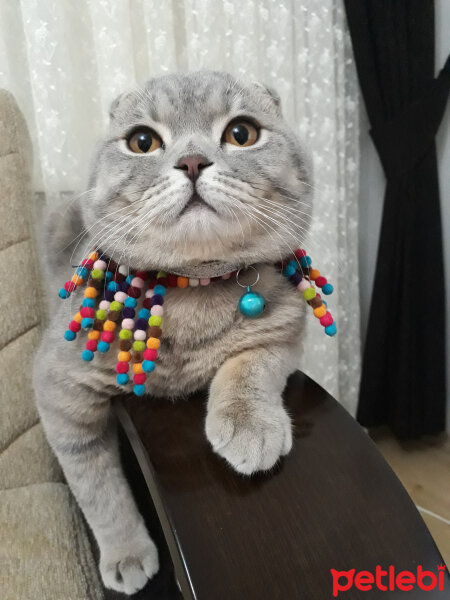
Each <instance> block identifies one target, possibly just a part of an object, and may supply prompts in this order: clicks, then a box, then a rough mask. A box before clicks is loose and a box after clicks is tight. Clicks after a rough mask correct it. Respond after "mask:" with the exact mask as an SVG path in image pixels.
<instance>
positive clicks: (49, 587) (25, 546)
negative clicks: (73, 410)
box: [0, 90, 103, 600]
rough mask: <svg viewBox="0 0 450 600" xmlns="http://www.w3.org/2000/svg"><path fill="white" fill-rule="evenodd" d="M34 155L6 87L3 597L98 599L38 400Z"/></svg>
mask: <svg viewBox="0 0 450 600" xmlns="http://www.w3.org/2000/svg"><path fill="white" fill-rule="evenodd" d="M30 156H31V148H30V142H29V138H28V133H27V130H26V127H25V123H24V121H23V118H22V116H21V114H20V112H19V110H18V109H17V106H16V104H15V102H14V100H13V98H12V96H11V95H10V94H8V93H7V92H5V91H3V90H0V290H1V292H0V315H1V316H0V597H1V598H5V599H8V600H84V599H89V600H90V599H94V600H100V599H102V598H103V591H102V586H101V584H100V581H99V577H98V574H97V569H96V566H95V563H94V560H93V557H92V553H91V549H90V545H89V541H88V537H87V533H86V530H85V526H84V522H83V521H82V517H81V514H80V511H79V509H78V507H77V505H76V503H75V501H74V499H73V497H72V496H71V494H70V490H69V488H68V487H67V485H66V484H65V483H64V482H63V476H62V472H61V469H60V467H59V465H58V463H57V461H56V458H55V457H54V455H53V453H52V451H51V449H50V447H49V445H48V443H47V441H46V439H45V435H44V432H43V430H42V426H41V424H40V423H39V416H38V414H37V411H36V408H35V405H34V398H33V390H32V385H31V369H32V359H33V354H34V351H35V349H36V347H37V344H38V342H39V336H40V321H41V316H42V309H41V306H42V305H41V290H40V275H39V267H38V263H37V260H36V250H35V241H34V239H33V236H32V234H31V232H32V231H33V227H32V214H33V210H32V194H31V190H30V177H29V172H30V160H29V157H30Z"/></svg>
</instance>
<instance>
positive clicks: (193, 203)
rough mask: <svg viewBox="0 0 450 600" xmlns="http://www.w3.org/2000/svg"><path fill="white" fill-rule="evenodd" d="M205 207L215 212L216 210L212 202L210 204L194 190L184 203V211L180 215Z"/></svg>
mask: <svg viewBox="0 0 450 600" xmlns="http://www.w3.org/2000/svg"><path fill="white" fill-rule="evenodd" d="M203 208H207V209H209V210H212V211H213V212H216V211H215V209H214V208H213V207H212V206H211V205H210V204H208V202H206V201H205V200H204V199H203V198H202V197H201V196H200V194H199V193H198V192H194V193H193V194H192V196H191V197H190V198H189V200H188V201H187V202H186V204H185V205H184V207H183V209H182V211H181V212H180V217H181V216H182V215H184V214H186V213H187V212H190V211H194V210H202V209H203Z"/></svg>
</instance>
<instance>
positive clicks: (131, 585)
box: [100, 526, 159, 594]
mask: <svg viewBox="0 0 450 600" xmlns="http://www.w3.org/2000/svg"><path fill="white" fill-rule="evenodd" d="M158 569H159V561H158V551H157V549H156V546H155V544H154V543H153V541H152V539H151V538H150V536H149V535H148V533H147V530H146V529H145V527H144V526H142V527H140V528H139V530H138V532H137V533H136V534H135V535H134V536H132V537H131V538H130V539H128V540H126V541H125V542H123V543H121V544H118V545H111V544H107V545H105V546H103V547H102V546H101V547H100V573H101V576H102V579H103V583H104V584H105V586H106V587H107V588H110V589H113V590H116V591H118V592H124V593H125V594H134V593H135V592H137V591H139V590H140V589H142V588H143V587H144V585H145V584H146V583H147V581H148V580H149V579H151V578H152V577H153V575H155V573H157V572H158Z"/></svg>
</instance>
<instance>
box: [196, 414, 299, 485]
mask: <svg viewBox="0 0 450 600" xmlns="http://www.w3.org/2000/svg"><path fill="white" fill-rule="evenodd" d="M205 429H206V435H207V437H208V440H209V441H210V443H211V445H212V447H213V449H214V450H215V452H217V454H220V456H223V458H225V459H226V460H227V461H228V462H229V463H230V464H231V466H232V467H234V469H236V471H238V472H239V473H243V474H244V475H250V474H251V473H254V472H256V471H267V470H268V469H271V468H272V467H273V466H274V465H275V463H276V462H277V460H278V459H279V458H280V456H283V455H285V454H287V453H288V452H289V451H290V449H291V448H292V426H291V420H290V418H289V415H288V414H287V412H286V410H285V409H284V407H283V406H282V405H281V404H279V405H273V404H266V403H260V404H259V403H258V404H257V403H254V404H253V405H252V406H251V407H249V406H246V405H245V404H244V403H243V404H240V403H239V404H234V405H233V406H220V405H219V406H216V407H215V406H214V405H213V406H212V407H211V409H210V411H209V413H208V415H207V417H206V426H205Z"/></svg>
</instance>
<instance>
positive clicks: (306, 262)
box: [300, 256, 312, 269]
mask: <svg viewBox="0 0 450 600" xmlns="http://www.w3.org/2000/svg"><path fill="white" fill-rule="evenodd" d="M311 262H312V261H311V258H310V257H309V256H302V257H301V259H300V265H301V266H302V267H303V268H304V269H307V268H308V267H310V266H311Z"/></svg>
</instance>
